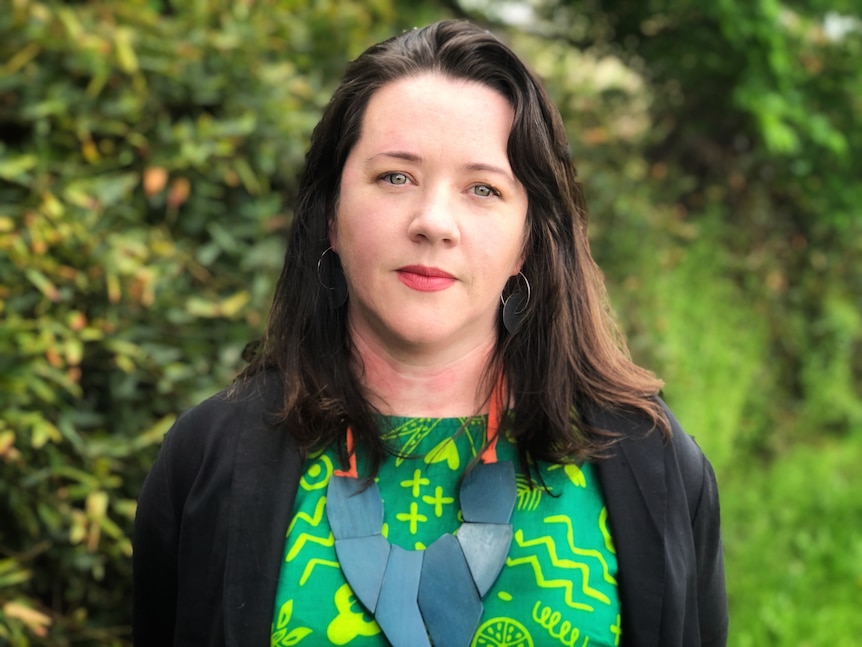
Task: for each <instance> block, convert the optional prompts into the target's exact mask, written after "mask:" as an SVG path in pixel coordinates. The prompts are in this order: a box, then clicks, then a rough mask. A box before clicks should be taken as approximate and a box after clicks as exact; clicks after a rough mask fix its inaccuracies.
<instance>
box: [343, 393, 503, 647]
mask: <svg viewBox="0 0 862 647" xmlns="http://www.w3.org/2000/svg"><path fill="white" fill-rule="evenodd" d="M500 386H501V385H499V384H498V387H497V388H496V389H495V396H494V397H492V398H491V406H490V410H489V412H488V427H487V436H488V446H487V448H486V449H485V451H484V452H483V454H482V457H481V463H479V464H477V465H476V466H475V467H474V468H473V469H472V470H470V472H468V473H467V474H466V475H465V476H464V479H463V481H462V483H461V489H460V493H459V500H460V504H461V515H462V517H463V518H464V522H463V523H462V524H461V526H460V527H459V528H458V530H457V531H456V534H454V535H452V534H448V533H446V534H444V535H441V536H440V537H439V538H438V539H437V540H435V541H434V543H432V544H431V545H430V546H428V547H427V548H426V549H425V550H405V549H403V548H401V547H400V546H395V545H393V544H390V543H389V540H388V539H386V538H385V537H384V536H383V532H382V531H383V500H382V499H381V497H380V490H379V489H378V487H377V484H376V483H374V482H371V483H370V484H369V483H368V482H367V481H364V480H360V479H359V476H358V472H357V469H356V452H355V447H354V445H353V433H352V431H351V430H350V429H348V430H347V452H348V455H349V456H350V469H348V470H346V471H343V470H338V471H336V472H335V473H334V474H333V476H332V477H331V478H330V481H329V485H328V487H327V490H326V514H327V517H328V518H329V525H330V527H331V528H332V534H333V536H334V537H335V553H336V555H337V556H338V562H339V564H340V565H341V571H342V572H343V573H344V577H345V579H346V580H347V582H348V583H349V584H350V587H351V588H352V589H353V592H354V594H355V595H356V597H357V598H358V599H359V601H360V602H361V603H362V604H363V605H364V606H365V608H366V609H367V610H368V612H369V613H370V614H371V615H373V616H374V619H375V620H376V621H377V624H378V625H379V626H380V629H381V630H382V631H383V634H384V635H385V636H386V638H387V640H389V642H390V643H391V644H392V645H393V647H430V646H431V645H432V644H433V645H434V646H435V647H460V646H462V645H463V646H466V645H469V644H470V641H471V640H472V638H473V634H474V633H475V632H476V627H477V626H478V625H479V621H480V620H481V618H482V612H483V610H484V605H483V604H482V598H483V597H484V596H485V594H486V593H487V592H488V590H489V589H490V588H491V586H493V584H494V582H496V581H497V578H498V577H499V575H500V572H501V571H502V570H503V565H504V564H505V563H506V557H507V556H508V554H509V546H510V545H511V543H512V524H511V523H510V521H511V518H512V511H513V510H514V508H515V500H516V499H517V487H516V484H515V468H514V466H513V465H512V462H511V461H502V462H497V434H498V431H499V428H500V416H499V398H500V397H501V394H502V389H501V388H500Z"/></svg>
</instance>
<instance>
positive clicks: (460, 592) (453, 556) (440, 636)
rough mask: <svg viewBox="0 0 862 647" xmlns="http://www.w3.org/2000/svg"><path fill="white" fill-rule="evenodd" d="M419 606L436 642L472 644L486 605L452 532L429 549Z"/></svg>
mask: <svg viewBox="0 0 862 647" xmlns="http://www.w3.org/2000/svg"><path fill="white" fill-rule="evenodd" d="M419 608H420V609H421V610H422V618H423V619H424V620H425V627H426V628H427V629H428V633H429V634H431V640H432V642H433V643H434V645H436V646H440V647H444V646H445V647H469V645H470V641H471V640H472V638H473V633H474V632H475V631H476V627H477V626H478V625H479V620H480V619H481V618H482V610H483V609H484V607H483V605H482V599H481V597H480V596H479V592H478V591H477V590H476V585H475V584H473V578H472V577H470V568H469V567H468V566H467V561H466V560H465V559H464V554H463V553H462V552H461V545H460V544H459V543H458V540H457V539H455V537H454V536H452V535H441V536H440V538H439V539H438V540H437V541H435V542H434V543H433V544H431V545H430V546H428V548H426V549H425V561H424V563H423V565H422V579H421V580H420V581H419Z"/></svg>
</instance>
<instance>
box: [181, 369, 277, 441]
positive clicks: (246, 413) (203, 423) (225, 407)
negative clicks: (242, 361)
mask: <svg viewBox="0 0 862 647" xmlns="http://www.w3.org/2000/svg"><path fill="white" fill-rule="evenodd" d="M283 388H284V387H283V383H282V380H281V379H280V378H279V377H278V375H276V374H275V373H273V372H262V373H258V374H256V375H254V376H251V377H249V378H247V379H245V380H243V381H241V382H236V383H234V384H233V385H231V386H229V387H227V388H225V389H223V390H221V391H219V392H218V393H216V394H215V395H213V396H211V397H209V398H207V399H206V400H204V401H202V402H200V403H199V404H197V405H195V406H193V407H191V408H190V409H187V410H186V411H184V412H183V413H181V414H180V416H179V417H178V418H177V420H176V422H175V423H174V424H173V426H172V427H171V428H170V429H169V430H168V433H167V434H166V436H165V443H166V444H167V443H177V444H183V445H191V446H197V447H200V448H203V447H206V446H208V445H210V444H213V443H219V442H224V441H225V440H227V439H228V437H230V436H232V435H234V433H235V432H236V431H238V428H239V427H240V426H241V427H243V428H244V427H247V426H248V425H263V426H266V425H270V424H272V423H273V421H274V419H275V417H276V415H277V412H278V408H279V403H280V401H281V397H282V394H283Z"/></svg>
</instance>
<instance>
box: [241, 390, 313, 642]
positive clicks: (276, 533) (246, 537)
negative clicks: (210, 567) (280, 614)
mask: <svg viewBox="0 0 862 647" xmlns="http://www.w3.org/2000/svg"><path fill="white" fill-rule="evenodd" d="M261 383H262V384H261ZM256 384H257V385H258V387H260V389H261V390H260V391H259V392H258V391H257V387H256V392H255V393H254V394H249V395H248V401H249V407H248V410H249V415H248V416H247V417H246V419H247V420H248V424H246V425H244V427H243V428H242V429H238V430H237V433H238V434H240V437H239V439H238V442H237V452H236V457H235V463H234V473H233V481H232V487H231V500H230V520H229V539H228V550H227V558H226V561H227V564H226V566H225V583H224V587H225V588H224V612H225V639H226V644H227V645H228V647H258V646H259V647H268V645H269V644H270V642H271V640H270V626H271V624H272V618H273V609H274V604H275V592H276V587H277V585H278V576H279V573H280V571H281V561H282V559H283V557H284V542H285V536H286V534H287V526H288V524H289V522H290V517H291V514H292V510H293V501H294V498H295V497H296V490H297V486H298V483H299V475H300V473H301V469H302V461H301V460H300V457H299V452H298V451H297V450H296V447H295V445H294V442H293V439H292V438H291V437H290V435H289V434H288V433H287V432H286V431H285V430H283V429H280V428H278V427H277V426H276V425H274V424H271V422H270V420H269V415H271V413H270V414H269V415H268V412H274V411H275V410H276V407H277V404H278V403H279V402H280V400H281V394H282V390H281V389H282V388H283V387H282V383H281V380H280V379H277V378H276V377H275V376H273V375H272V374H266V375H265V376H262V379H261V380H260V381H256ZM261 399H263V403H261V401H260V400H261Z"/></svg>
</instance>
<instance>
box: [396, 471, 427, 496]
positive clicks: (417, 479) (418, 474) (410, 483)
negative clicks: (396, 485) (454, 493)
mask: <svg viewBox="0 0 862 647" xmlns="http://www.w3.org/2000/svg"><path fill="white" fill-rule="evenodd" d="M430 483H431V481H430V480H429V479H426V478H422V470H418V469H417V470H414V471H413V478H412V479H408V480H406V481H401V487H409V488H413V496H414V497H418V496H419V492H420V490H421V488H422V486H423V485H429V484H430Z"/></svg>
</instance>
